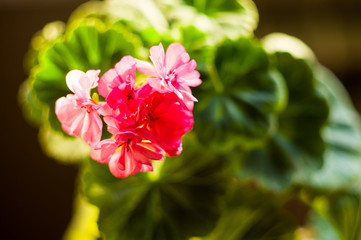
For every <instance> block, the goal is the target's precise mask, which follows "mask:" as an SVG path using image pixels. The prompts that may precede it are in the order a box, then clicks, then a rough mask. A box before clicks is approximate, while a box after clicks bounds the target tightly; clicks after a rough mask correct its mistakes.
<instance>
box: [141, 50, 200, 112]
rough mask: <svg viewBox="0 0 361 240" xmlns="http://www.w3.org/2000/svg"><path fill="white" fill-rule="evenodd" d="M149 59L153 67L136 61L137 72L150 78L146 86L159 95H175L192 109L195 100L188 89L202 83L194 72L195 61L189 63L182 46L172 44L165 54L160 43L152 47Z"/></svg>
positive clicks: (196, 72) (197, 73)
mask: <svg viewBox="0 0 361 240" xmlns="http://www.w3.org/2000/svg"><path fill="white" fill-rule="evenodd" d="M150 59H151V61H152V62H153V64H154V67H153V66H152V65H151V64H150V63H148V62H144V61H141V60H137V69H138V71H139V72H141V73H143V74H145V75H148V76H152V78H148V79H147V82H148V84H149V85H150V86H151V87H152V88H153V89H154V90H156V91H158V92H160V93H171V92H173V93H175V94H176V95H177V96H178V98H179V99H180V100H181V102H182V103H184V104H185V105H186V106H187V107H188V108H189V109H193V102H194V101H197V99H196V98H195V97H193V95H192V92H191V90H190V88H189V87H196V86H198V85H200V84H201V83H202V81H201V80H200V79H199V77H200V74H199V72H198V71H196V70H195V68H196V67H197V63H196V61H195V60H191V61H189V60H190V57H189V55H188V53H187V52H186V50H185V49H184V47H183V46H182V44H180V43H172V44H171V45H169V47H168V49H167V52H166V53H165V54H164V49H163V46H162V44H161V43H160V44H159V45H158V46H153V47H152V48H151V49H150Z"/></svg>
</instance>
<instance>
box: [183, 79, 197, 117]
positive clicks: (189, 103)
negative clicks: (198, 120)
mask: <svg viewBox="0 0 361 240" xmlns="http://www.w3.org/2000/svg"><path fill="white" fill-rule="evenodd" d="M178 90H179V91H180V92H181V93H182V95H183V102H182V103H183V104H184V105H185V106H186V107H187V108H188V109H189V110H190V111H192V110H193V107H194V102H195V101H194V99H195V100H196V101H198V100H197V99H196V98H195V97H193V95H192V90H191V89H190V87H188V86H187V85H185V84H180V85H179V86H178Z"/></svg>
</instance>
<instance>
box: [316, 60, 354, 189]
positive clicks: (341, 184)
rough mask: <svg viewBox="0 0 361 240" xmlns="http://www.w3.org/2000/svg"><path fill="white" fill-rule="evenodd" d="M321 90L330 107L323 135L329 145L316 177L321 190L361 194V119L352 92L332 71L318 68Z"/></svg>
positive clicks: (317, 75)
mask: <svg viewBox="0 0 361 240" xmlns="http://www.w3.org/2000/svg"><path fill="white" fill-rule="evenodd" d="M315 73H316V78H317V80H318V82H317V83H318V86H317V87H318V88H319V89H320V90H321V91H322V93H323V95H324V96H325V98H326V100H327V102H328V104H329V105H330V116H329V119H328V122H327V125H326V127H325V128H324V129H323V131H322V136H323V138H324V140H325V142H326V151H325V155H324V157H325V164H324V166H323V167H322V169H320V171H318V172H316V173H315V174H313V175H312V178H311V184H312V186H314V187H316V188H318V189H324V190H339V191H347V192H354V193H361V185H360V183H361V119H360V117H359V115H358V113H357V111H356V110H355V108H354V107H353V105H352V102H351V100H350V98H349V96H348V93H347V92H346V90H345V89H344V87H343V86H342V84H341V83H340V82H339V80H338V79H337V78H336V76H335V75H333V74H332V73H331V72H330V71H329V70H328V69H326V68H324V67H322V66H320V65H317V66H315Z"/></svg>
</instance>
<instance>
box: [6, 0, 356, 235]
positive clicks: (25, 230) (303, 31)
mask: <svg viewBox="0 0 361 240" xmlns="http://www.w3.org/2000/svg"><path fill="white" fill-rule="evenodd" d="M83 2H85V1H79V0H63V1H61V0H56V1H54V0H53V1H46V0H37V1H34V0H1V1H0V27H1V28H0V29H1V38H0V48H1V65H0V66H1V70H2V71H1V72H2V77H1V78H2V82H3V83H4V85H3V88H2V91H1V103H2V104H1V106H2V108H3V110H2V113H1V126H2V128H1V129H2V131H1V136H2V138H1V146H2V148H1V149H3V154H2V155H1V168H0V171H1V173H0V182H1V185H0V186H1V195H0V199H1V200H0V202H1V214H0V219H1V225H0V238H1V239H60V238H61V237H62V235H63V233H64V230H65V228H66V226H67V224H68V223H69V220H70V217H71V210H72V204H73V197H74V191H75V190H74V182H75V181H76V179H75V177H76V174H77V170H76V167H74V166H64V165H61V164H59V163H58V162H55V161H53V160H52V159H49V158H47V157H46V156H45V155H44V154H43V153H42V151H41V149H40V146H39V143H38V141H37V135H38V129H37V128H35V127H32V126H30V125H29V124H28V123H26V122H25V120H24V119H23V117H22V114H21V111H20V109H19V107H18V103H17V92H18V88H19V85H20V84H21V83H22V82H23V81H24V80H25V79H26V77H27V76H26V74H25V73H24V71H23V58H24V55H25V53H26V51H27V50H28V47H29V44H30V39H31V37H32V36H33V34H34V33H35V32H36V31H38V30H40V29H41V28H42V27H43V26H44V25H45V24H46V23H48V22H51V21H55V20H61V21H67V19H68V17H69V16H70V14H71V12H72V11H73V10H74V9H75V8H76V7H77V6H78V5H80V4H81V3H83ZM255 3H256V5H257V8H258V11H259V15H260V22H259V26H258V29H257V30H256V33H255V34H256V36H257V37H258V38H261V37H263V36H264V35H266V34H268V33H271V32H284V33H287V34H290V35H293V36H296V37H298V38H300V39H301V40H303V41H304V42H305V43H306V44H307V45H309V46H310V47H311V49H312V50H313V51H314V52H315V54H316V56H317V58H318V60H319V61H320V62H321V63H322V64H323V65H325V66H327V67H328V68H330V69H331V70H332V71H333V72H334V73H335V74H336V75H337V76H338V77H339V78H340V79H341V80H342V82H343V83H344V85H345V86H346V88H347V89H348V91H349V93H350V94H351V97H352V100H353V102H354V104H355V106H356V108H357V109H358V110H359V111H361V98H360V94H359V92H361V66H360V65H361V44H360V42H361V31H360V29H361V15H360V14H359V13H360V12H361V3H358V2H357V1H351V0H346V1H345V0H343V1H341V0H338V1H332V2H331V1H326V0H319V1H312V0H307V1H287V0H283V1H280V0H273V1H265V0H264V1H255Z"/></svg>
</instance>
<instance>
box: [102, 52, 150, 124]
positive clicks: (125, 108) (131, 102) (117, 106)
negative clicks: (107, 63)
mask: <svg viewBox="0 0 361 240" xmlns="http://www.w3.org/2000/svg"><path fill="white" fill-rule="evenodd" d="M135 66H136V60H135V59H134V58H133V57H131V56H125V57H123V58H122V59H121V60H120V61H119V62H118V63H117V64H116V65H115V68H112V69H110V70H108V71H107V72H106V73H105V74H104V75H103V76H102V77H101V78H100V80H99V87H98V89H99V93H100V94H101V95H102V96H104V97H106V101H107V104H108V106H109V107H110V108H111V109H112V110H113V111H112V112H111V114H110V115H111V117H112V118H115V119H117V121H118V123H119V124H118V125H119V126H118V127H119V128H123V129H125V128H136V125H137V124H138V120H139V118H140V117H139V108H140V107H141V105H142V104H143V100H144V99H145V98H146V97H148V96H149V94H150V93H151V92H152V88H151V87H150V86H149V85H148V84H146V85H143V86H141V87H139V88H135V79H136V68H135ZM104 119H105V121H106V122H107V121H108V120H109V117H108V116H107V117H106V118H104ZM113 120H114V119H110V121H113Z"/></svg>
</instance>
